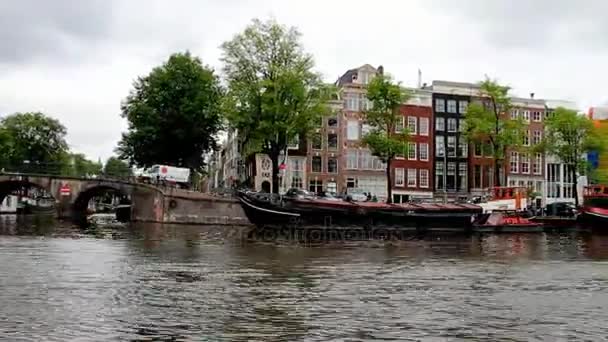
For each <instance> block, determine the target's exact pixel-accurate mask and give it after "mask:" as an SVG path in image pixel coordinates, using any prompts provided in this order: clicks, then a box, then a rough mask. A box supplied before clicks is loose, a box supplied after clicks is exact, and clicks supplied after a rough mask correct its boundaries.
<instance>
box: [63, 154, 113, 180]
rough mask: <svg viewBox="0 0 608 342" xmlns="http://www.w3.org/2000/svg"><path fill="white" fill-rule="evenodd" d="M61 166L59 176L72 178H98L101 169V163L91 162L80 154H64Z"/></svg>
mask: <svg viewBox="0 0 608 342" xmlns="http://www.w3.org/2000/svg"><path fill="white" fill-rule="evenodd" d="M61 165H62V170H61V174H62V175H65V176H72V177H92V176H99V175H100V174H101V170H102V168H103V166H102V165H101V162H94V161H91V160H89V159H87V157H86V156H85V155H84V154H82V153H66V154H65V155H64V156H63V157H62V161H61Z"/></svg>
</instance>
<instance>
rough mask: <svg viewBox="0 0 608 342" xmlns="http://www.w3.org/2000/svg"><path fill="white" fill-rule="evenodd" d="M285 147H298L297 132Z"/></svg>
mask: <svg viewBox="0 0 608 342" xmlns="http://www.w3.org/2000/svg"><path fill="white" fill-rule="evenodd" d="M287 148H288V149H294V150H297V149H298V148H300V135H299V134H296V135H295V136H293V137H292V138H291V139H290V140H289V144H288V145H287Z"/></svg>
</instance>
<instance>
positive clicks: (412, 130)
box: [407, 116, 418, 135]
mask: <svg viewBox="0 0 608 342" xmlns="http://www.w3.org/2000/svg"><path fill="white" fill-rule="evenodd" d="M412 120H413V121H412ZM412 123H413V125H412ZM412 126H413V128H412ZM407 129H408V131H409V134H410V135H416V134H418V118H417V117H415V116H408V117H407Z"/></svg>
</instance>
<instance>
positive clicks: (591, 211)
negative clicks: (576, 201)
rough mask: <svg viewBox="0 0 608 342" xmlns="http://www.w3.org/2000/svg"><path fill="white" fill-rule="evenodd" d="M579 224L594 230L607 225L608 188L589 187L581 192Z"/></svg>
mask: <svg viewBox="0 0 608 342" xmlns="http://www.w3.org/2000/svg"><path fill="white" fill-rule="evenodd" d="M578 219H579V221H580V223H582V224H583V225H585V226H590V227H592V228H594V229H605V230H606V231H608V229H606V228H605V227H606V225H608V186H607V185H590V186H587V187H585V189H584V190H583V206H582V208H581V213H580V215H579V217H578Z"/></svg>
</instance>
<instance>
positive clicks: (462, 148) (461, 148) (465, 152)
mask: <svg viewBox="0 0 608 342" xmlns="http://www.w3.org/2000/svg"><path fill="white" fill-rule="evenodd" d="M458 156H459V157H463V158H466V157H468V156H469V145H468V143H467V141H466V140H465V139H464V137H458Z"/></svg>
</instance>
